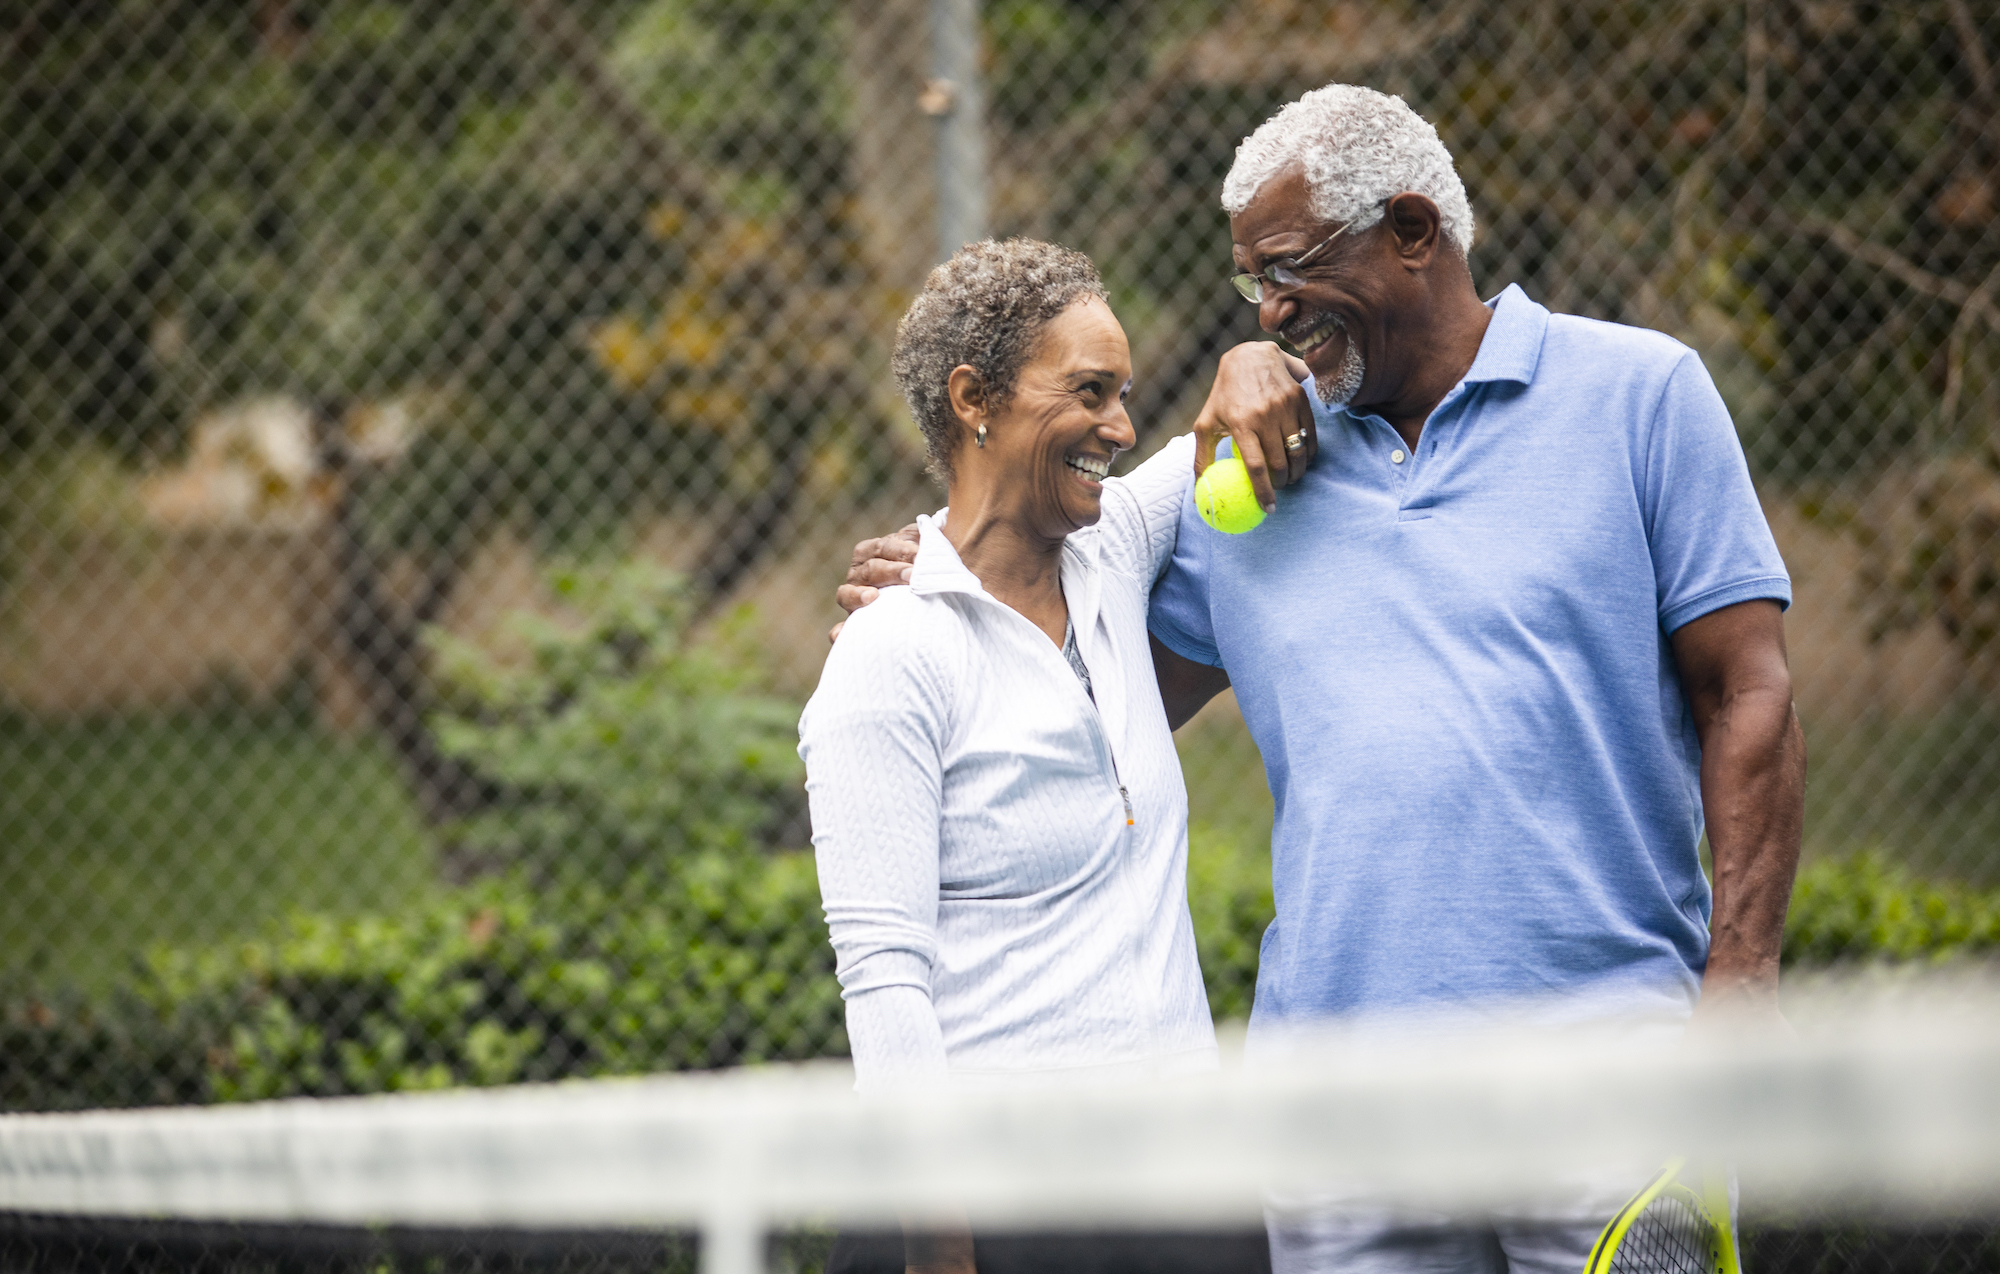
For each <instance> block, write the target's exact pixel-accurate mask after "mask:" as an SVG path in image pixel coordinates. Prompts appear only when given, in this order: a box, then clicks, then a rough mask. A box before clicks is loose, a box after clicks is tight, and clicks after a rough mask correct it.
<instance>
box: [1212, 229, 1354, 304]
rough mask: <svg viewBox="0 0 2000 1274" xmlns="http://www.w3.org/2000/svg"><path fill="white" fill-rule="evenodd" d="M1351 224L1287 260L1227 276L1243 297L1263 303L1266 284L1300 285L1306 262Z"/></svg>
mask: <svg viewBox="0 0 2000 1274" xmlns="http://www.w3.org/2000/svg"><path fill="white" fill-rule="evenodd" d="M1353 224H1354V223H1353V222H1352V221H1350V222H1348V223H1347V225H1345V226H1342V227H1341V228H1340V229H1338V230H1336V231H1334V232H1333V233H1332V234H1330V235H1328V236H1327V237H1326V238H1324V239H1322V240H1320V241H1319V242H1318V243H1316V244H1314V245H1313V246H1312V247H1310V248H1307V249H1306V250H1305V251H1304V252H1303V253H1301V254H1299V255H1298V256H1295V257H1293V258H1292V259H1291V260H1289V261H1273V262H1272V263H1271V264H1269V265H1267V266H1265V267H1264V268H1263V269H1262V270H1260V271H1258V272H1257V273H1256V274H1232V275H1230V276H1229V281H1230V282H1231V283H1233V284H1235V285H1236V290H1237V291H1238V292H1241V293H1242V294H1243V299H1244V300H1246V301H1248V302H1250V303H1251V304H1252V305H1261V304H1262V303H1263V301H1264V289H1265V287H1266V286H1269V287H1271V288H1274V289H1275V288H1295V287H1301V286H1303V285H1304V283H1305V281H1306V276H1305V275H1303V274H1301V273H1299V271H1300V270H1302V269H1303V268H1304V267H1305V264H1306V262H1308V261H1310V260H1312V259H1313V258H1314V257H1316V256H1318V255H1319V254H1320V253H1322V252H1324V251H1325V250H1326V245H1327V244H1329V243H1332V242H1333V241H1334V240H1335V239H1338V238H1339V237H1340V236H1342V235H1344V234H1346V233H1347V231H1348V228H1349V227H1351V226H1352V225H1353Z"/></svg>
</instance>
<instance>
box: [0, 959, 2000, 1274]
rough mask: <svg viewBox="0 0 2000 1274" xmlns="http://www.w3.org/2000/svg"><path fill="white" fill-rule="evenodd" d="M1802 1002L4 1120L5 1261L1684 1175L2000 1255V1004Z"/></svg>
mask: <svg viewBox="0 0 2000 1274" xmlns="http://www.w3.org/2000/svg"><path fill="white" fill-rule="evenodd" d="M1792 1003H1793V1008H1792V1010H1791V1012H1792V1015H1793V1018H1794V1020H1795V1022H1796V1023H1797V1024H1798V1030H1797V1032H1796V1034H1790V1035H1779V1034H1773V1033H1769V1032H1764V1033H1754V1034H1753V1033H1734V1032H1730V1031H1726V1030H1722V1029H1716V1030H1711V1031H1706V1032H1703V1033H1702V1034H1701V1035H1700V1036H1698V1037H1695V1038H1691V1039H1688V1040H1686V1041H1679V1042H1673V1043H1650V1042H1646V1040H1645V1038H1644V1037H1643V1036H1634V1035H1632V1034H1630V1033H1627V1032H1615V1031H1604V1030H1595V1031H1580V1030H1564V1029H1557V1028H1554V1027H1551V1026H1548V1025H1545V1024H1544V1025H1534V1024H1531V1023H1526V1022H1522V1021H1514V1022H1500V1023H1495V1022H1487V1023H1484V1024H1482V1025H1479V1026H1472V1025H1468V1024H1465V1023H1444V1022H1439V1021H1425V1022H1412V1023H1405V1024H1402V1025H1401V1026H1400V1027H1398V1028H1397V1029H1393V1030H1392V1029H1388V1028H1383V1027H1377V1028H1375V1029H1372V1030H1370V1031H1368V1032H1366V1033H1359V1032H1354V1031H1347V1032H1342V1033H1331V1032H1326V1033H1316V1034H1311V1035H1301V1036H1298V1037H1296V1038H1293V1039H1290V1040H1287V1041H1284V1042H1283V1044H1282V1046H1275V1047H1273V1046H1260V1047H1259V1048H1258V1049H1257V1050H1255V1052H1254V1053H1252V1054H1251V1055H1250V1056H1248V1057H1244V1056H1237V1057H1234V1058H1231V1059H1228V1060H1227V1061H1226V1064H1225V1065H1224V1067H1223V1068H1222V1069H1221V1070H1220V1071H1219V1072H1217V1073H1214V1074H1210V1075H1203V1076H1197V1077H1191V1078H1178V1079H1174V1080H1161V1081H1148V1082H1140V1081H1130V1080H1127V1081H1123V1082H1119V1083H1115V1084H1106V1083H1102V1082H1097V1083H1090V1082H1080V1081H1078V1082H1061V1083H1058V1082H1049V1083H1046V1084H1038V1085H1036V1086H1034V1087H1032V1088H1023V1087H1008V1088H953V1089H950V1090H937V1091H911V1092H907V1093H902V1094H898V1095H896V1096H895V1097H893V1098H885V1099H870V1100H867V1101H864V1100H862V1099H860V1098H857V1097H856V1096H855V1095H854V1093H853V1091H852V1076H851V1072H849V1071H848V1070H847V1068H846V1067H844V1066H841V1065H837V1064H813V1065H805V1066H799V1067H768V1068H760V1069H752V1070H740V1071H734V1072H722V1073H713V1074H707V1075H682V1076H672V1077H659V1078H645V1079H632V1080H605V1081H592V1082H580V1083H571V1084H557V1085H544V1086H528V1087H520V1088H512V1089H487V1090H468V1091H458V1092H450V1093H436V1094H424V1095H399V1096H389V1097H369V1098H346V1099H329V1100H301V1101H284V1102H271V1103H260V1104H244V1105H237V1106H223V1107H206V1108H175V1109H154V1110H133V1111H102V1112H83V1113H72V1114H20V1115H7V1116H0V1268H4V1269H5V1270H9V1271H12V1270H29V1269H32V1270H37V1271H44V1270H83V1269H125V1270H133V1271H137V1270H152V1269H197V1268H199V1269H215V1270H232V1271H234V1270H246V1271H247V1270H251V1269H259V1270H263V1269H270V1270H279V1269H325V1270H329V1271H331V1270H345V1269H355V1270H363V1269H365V1270H380V1269H438V1270H443V1269H495V1270H498V1269H521V1270H527V1269H574V1270H579V1271H582V1270H598V1269H602V1270H607V1271H609V1270H624V1269H680V1268H685V1269H689V1270H696V1269H699V1270H700V1271H703V1274H748V1272H750V1271H755V1270H761V1269H771V1268H789V1269H798V1270H804V1269H810V1268H817V1264H818V1263H819V1262H822V1261H823V1260H824V1258H825V1252H826V1247H827V1239H828V1236H829V1235H830V1234H831V1233H832V1232H833V1231H834V1230H835V1229H836V1228H839V1227H876V1228H885V1229H886V1228H892V1227H894V1226H896V1225H897V1224H898V1223H899V1218H908V1217H917V1218H926V1217H936V1218H945V1217H955V1216H959V1215H963V1216H965V1217H967V1218H969V1220H970V1221H971V1224H972V1226H973V1228H974V1230H975V1231H976V1232H984V1231H991V1232H996V1233H998V1232H1024V1231H1038V1230H1039V1231H1075V1230H1092V1231H1103V1230H1116V1229H1121V1228H1135V1229H1151V1230H1163V1229H1166V1230H1187V1231H1191V1232H1194V1231H1210V1232H1227V1231H1244V1230H1250V1229H1254V1228H1255V1227H1256V1226H1257V1225H1258V1224H1259V1223H1260V1220H1261V1217H1262V1215H1263V1212H1262V1209H1263V1207H1264V1204H1265V1202H1266V1201H1267V1200H1269V1199H1271V1198H1274V1197H1276V1198H1288V1197H1294V1198H1295V1197H1315V1198H1317V1197H1336V1196H1337V1197H1343V1198H1350V1199H1351V1198H1365V1199H1367V1200H1368V1201H1369V1202H1370V1203H1371V1204H1379V1203H1391V1204H1394V1205H1397V1206H1408V1207H1412V1208H1422V1209H1426V1210H1429V1211H1433V1212H1441V1213H1446V1214H1450V1215H1454V1216H1465V1217H1475V1216H1481V1215H1490V1214H1493V1213H1495V1212H1496V1211H1501V1210H1506V1209H1510V1208H1512V1209H1518V1208H1522V1207H1532V1206H1534V1205H1535V1203H1536V1201H1537V1199H1538V1198H1541V1197H1544V1192H1545V1191H1546V1190H1547V1189H1548V1183H1549V1182H1551V1181H1556V1180H1572V1179H1577V1178H1579V1177H1582V1176H1588V1177H1591V1178H1593V1179H1598V1180H1610V1179H1614V1178H1630V1179H1633V1180H1643V1179H1644V1178H1646V1177H1647V1176H1649V1175H1651V1173H1652V1172H1653V1170H1654V1169H1655V1168H1656V1167H1657V1166H1658V1164H1659V1163H1660V1162H1662V1161H1663V1160H1666V1159H1669V1158H1671V1157H1676V1156H1686V1157H1690V1158H1692V1159H1694V1160H1696V1161H1700V1162H1707V1163H1717V1164H1724V1163H1726V1164H1730V1165H1733V1167H1734V1169H1735V1171H1736V1173H1737V1175H1738V1178H1739V1179H1740V1182H1741V1190H1742V1197H1743V1218H1744V1220H1743V1247H1744V1266H1745V1268H1746V1269H1761V1270H1769V1269H1771V1268H1798V1269H1822V1270H1836V1269H1853V1270H1861V1269H1888V1268H1909V1269H1923V1270H1932V1271H1946V1270H1954V1269H1966V1270H1981V1269H2000V1243H1996V1242H1995V1239H1994V1235H1995V1233H1996V1231H2000V986H1996V984H1995V982H1994V981H1992V980H1990V979H1971V980H1968V979H1965V978H1955V979H1953V980H1950V981H1948V982H1943V981H1938V980H1935V979H1929V980H1926V979H1919V978H1914V977H1910V976H1907V975H1906V976H1902V977H1898V978H1895V979H1893V980H1883V979H1877V980H1875V981H1872V982H1854V981H1851V980H1850V981H1846V982H1841V983H1838V984H1833V983H1829V984H1825V985H1822V986H1819V987H1817V988H1814V989H1812V990H1811V991H1810V992H1801V993H1800V994H1798V995H1796V996H1794V997H1793V1002H1792ZM1760 1262H1761V1264H1760Z"/></svg>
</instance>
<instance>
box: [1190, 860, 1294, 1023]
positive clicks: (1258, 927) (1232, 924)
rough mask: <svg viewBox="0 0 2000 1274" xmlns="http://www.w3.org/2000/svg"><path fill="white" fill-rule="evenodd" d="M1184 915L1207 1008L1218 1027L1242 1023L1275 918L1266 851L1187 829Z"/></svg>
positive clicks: (1248, 1006)
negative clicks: (1187, 914) (1187, 916)
mask: <svg viewBox="0 0 2000 1274" xmlns="http://www.w3.org/2000/svg"><path fill="white" fill-rule="evenodd" d="M1188 911H1189V912H1190V913H1191V914H1192V915H1193V917H1194V941H1195V947H1196V949H1197V950H1198V951H1200V953H1201V976H1202V981H1203V982H1204V983H1206V984H1207V986H1208V1006H1209V1009H1210V1010H1211V1011H1212V1012H1213V1013H1214V1014H1215V1020H1216V1021H1218V1022H1224V1021H1230V1020H1238V1021H1241V1020H1246V1019H1248V1018H1249V1016H1250V999H1251V996H1252V995H1253V993H1254V992H1255V991H1256V989H1257V955H1258V951H1259V948H1260V947H1261V946H1262V944H1263V941H1264V928H1265V926H1267V925H1269V924H1270V923H1271V917H1272V916H1273V915H1274V914H1275V913H1276V912H1275V908H1274V906H1273V904H1272V901H1271V850H1270V846H1269V845H1267V844H1264V843H1261V842H1259V843H1249V842H1246V841H1245V840H1244V839H1243V838H1241V837H1239V836H1229V835H1226V834H1224V833H1221V832H1218V831H1216V830H1215V829H1213V828H1210V827H1207V826H1205V825H1203V824H1200V823H1196V824H1193V825H1191V826H1190V827H1189V828H1188Z"/></svg>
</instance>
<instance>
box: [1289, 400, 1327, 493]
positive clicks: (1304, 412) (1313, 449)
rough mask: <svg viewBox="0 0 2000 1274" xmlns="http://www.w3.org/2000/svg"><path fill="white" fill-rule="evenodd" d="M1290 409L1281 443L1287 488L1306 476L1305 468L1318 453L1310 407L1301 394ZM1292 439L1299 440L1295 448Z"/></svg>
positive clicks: (1316, 437) (1316, 433)
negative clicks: (1289, 416) (1288, 421)
mask: <svg viewBox="0 0 2000 1274" xmlns="http://www.w3.org/2000/svg"><path fill="white" fill-rule="evenodd" d="M1290 407H1291V413H1290V415H1291V423H1290V424H1289V425H1288V426H1287V427H1286V429H1285V437H1284V439H1283V440H1282V442H1281V445H1282V446H1283V447H1284V448H1285V474H1286V479H1287V482H1286V485H1288V486H1289V485H1290V484H1291V483H1293V482H1297V481H1298V480H1299V479H1300V478H1303V477H1305V476H1306V467H1307V466H1308V465H1310V464H1311V463H1312V459H1313V456H1314V455H1315V454H1317V453H1318V451H1319V436H1318V431H1317V430H1315V429H1314V428H1313V413H1312V405H1311V404H1310V403H1308V402H1306V400H1305V396H1304V395H1303V394H1300V395H1297V396H1295V397H1294V398H1293V399H1292V400H1291V402H1290ZM1294 438H1296V439H1298V440H1299V445H1298V446H1297V447H1294V446H1292V445H1291V440H1292V439H1294Z"/></svg>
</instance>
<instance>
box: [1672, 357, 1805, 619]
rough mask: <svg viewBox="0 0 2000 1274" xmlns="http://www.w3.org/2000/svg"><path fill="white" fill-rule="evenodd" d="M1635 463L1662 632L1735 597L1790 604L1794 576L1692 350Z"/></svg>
mask: <svg viewBox="0 0 2000 1274" xmlns="http://www.w3.org/2000/svg"><path fill="white" fill-rule="evenodd" d="M1642 468H1643V474H1644V480H1643V483H1642V487H1641V498H1642V500H1643V502H1644V514H1645V518H1646V535H1647V539H1648V541H1649V543H1650V544H1651V547H1652V553H1653V577H1654V582H1655V585H1656V588H1657V595H1658V598H1659V615H1660V627H1661V628H1662V629H1664V630H1665V631H1666V632H1668V633H1672V632H1673V631H1674V630H1675V629H1677V628H1679V627H1680V626H1681V625H1683V624H1685V623H1687V622H1689V621H1690V620H1695V619H1699V618H1701V617H1702V616H1703V615H1706V614H1708V613H1710V612H1711V611H1717V610H1721V609H1722V608H1723V607H1725V606H1734V605H1736V604H1737V603H1738V602H1747V601H1756V600H1760V599H1768V600H1771V601H1775V602H1777V603H1778V604H1779V605H1780V606H1790V605H1791V603H1792V581H1791V576H1790V575H1789V574H1788V573H1787V572H1786V570H1785V563H1784V559H1783V558H1781V557H1780V556H1779V555H1778V546H1777V543H1776V541H1774V540H1773V539H1772V538H1771V527H1770V524H1769V523H1768V522H1766V521H1765V519H1764V510H1763V508H1762V506H1760V505H1759V504H1758V502H1757V489H1756V487H1755V486H1753V485H1752V484H1751V481H1750V468H1749V466H1748V465H1747V464H1746V463H1745V462H1744V459H1743V444H1742V443H1741V442H1740V441H1738V439H1737V437H1736V427H1735V425H1734V424H1733V423H1732V422H1731V421H1730V419H1729V409H1728V407H1726V406H1725V405H1724V404H1723V401H1722V395H1721V394H1719V393H1717V392H1716V389H1715V382H1714V381H1713V380H1711V379H1710V378H1709V375H1708V370H1707V369H1706V368H1704V367H1703V366H1702V365H1701V359H1700V357H1699V356H1698V355H1696V354H1695V353H1694V351H1692V350H1688V351H1686V352H1684V353H1683V354H1682V355H1681V358H1680V360H1679V362H1677V363H1676V364H1675V365H1674V369H1673V372H1672V374H1671V375H1670V376H1669V377H1668V378H1667V384H1666V388H1665V390H1664V392H1663V393H1662V394H1661V396H1660V402H1659V405H1658V407H1657V408H1656V409H1655V411H1654V414H1653V421H1652V428H1651V430H1650V432H1649V434H1648V437H1647V440H1646V452H1645V456H1644V458H1643V462H1642Z"/></svg>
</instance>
